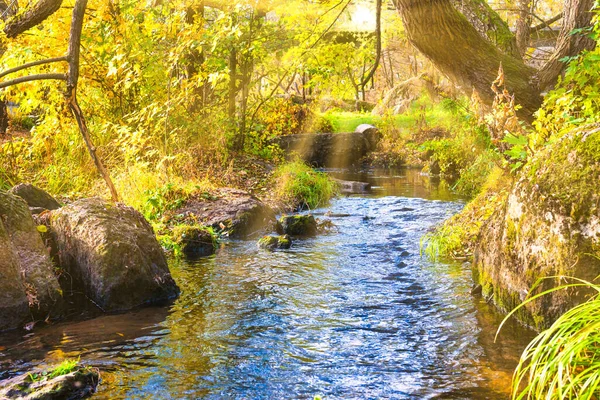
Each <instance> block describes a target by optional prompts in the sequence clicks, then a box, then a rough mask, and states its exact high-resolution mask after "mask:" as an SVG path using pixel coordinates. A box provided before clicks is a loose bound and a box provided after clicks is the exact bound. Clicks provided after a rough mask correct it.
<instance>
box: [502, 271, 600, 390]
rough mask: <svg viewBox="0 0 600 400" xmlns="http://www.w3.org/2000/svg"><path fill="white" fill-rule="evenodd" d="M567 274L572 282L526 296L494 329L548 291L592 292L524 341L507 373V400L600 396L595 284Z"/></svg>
mask: <svg viewBox="0 0 600 400" xmlns="http://www.w3.org/2000/svg"><path fill="white" fill-rule="evenodd" d="M551 278H556V277H551ZM551 278H548V279H551ZM570 279H571V280H572V282H573V283H569V284H565V285H561V286H558V287H555V288H552V289H549V290H547V291H545V292H542V293H540V294H537V295H535V296H532V297H531V298H529V299H527V300H526V301H525V302H523V303H522V304H521V305H520V306H519V307H517V308H515V309H514V310H513V311H512V312H511V313H510V314H508V315H507V317H506V318H505V320H504V321H503V322H502V324H501V325H500V328H499V329H498V331H500V329H502V326H503V324H504V322H506V320H507V319H508V318H510V316H511V315H513V314H514V313H515V312H517V311H518V310H519V309H520V308H521V307H523V306H525V305H526V304H527V303H529V302H531V301H534V300H536V299H537V298H539V297H541V296H544V295H547V294H549V293H551V292H555V291H558V290H563V289H567V288H573V287H582V288H591V289H592V290H593V291H595V292H596V293H595V294H594V295H593V296H592V297H590V298H589V299H588V301H586V302H585V303H582V304H580V305H577V306H575V307H573V308H572V309H570V310H569V311H567V312H566V313H564V314H563V315H562V316H561V317H559V318H558V319H557V320H556V322H554V324H553V325H552V326H551V327H550V328H548V329H546V330H545V331H543V332H541V333H540V334H539V335H538V336H537V337H536V338H535V339H533V340H532V341H531V343H529V345H528V346H527V348H526V349H525V350H524V351H523V354H522V356H521V359H520V361H519V365H518V366H517V368H516V370H515V373H514V376H513V385H512V398H513V399H547V400H554V399H556V400H562V399H580V400H581V399H584V400H591V399H598V398H600V297H599V295H600V285H598V284H594V283H590V282H587V281H584V280H580V279H576V278H570ZM539 282H541V280H540V281H538V284H539ZM534 286H537V284H536V285H534Z"/></svg>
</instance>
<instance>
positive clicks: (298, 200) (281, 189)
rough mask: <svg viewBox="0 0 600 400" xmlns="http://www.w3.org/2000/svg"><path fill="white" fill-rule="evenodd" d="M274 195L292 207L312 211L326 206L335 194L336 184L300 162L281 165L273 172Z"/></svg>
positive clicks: (323, 174)
mask: <svg viewBox="0 0 600 400" xmlns="http://www.w3.org/2000/svg"><path fill="white" fill-rule="evenodd" d="M274 177H275V179H276V188H275V195H276V196H277V198H278V199H279V200H280V201H283V202H284V203H286V204H288V205H292V206H299V207H301V208H309V209H314V208H317V207H319V206H323V205H326V204H327V203H328V202H329V200H330V199H331V198H332V197H333V196H335V195H336V194H337V191H338V187H337V184H336V183H335V182H334V181H333V179H331V178H330V177H329V176H328V175H327V174H325V173H323V172H319V171H315V170H314V169H313V168H311V167H310V166H308V165H306V164H305V163H303V162H302V161H294V162H290V163H286V164H282V165H281V166H279V167H278V168H277V170H276V171H275V176H274Z"/></svg>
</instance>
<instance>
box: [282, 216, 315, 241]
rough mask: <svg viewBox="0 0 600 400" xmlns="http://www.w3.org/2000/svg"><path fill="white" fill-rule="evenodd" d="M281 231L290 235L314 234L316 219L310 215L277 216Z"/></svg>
mask: <svg viewBox="0 0 600 400" xmlns="http://www.w3.org/2000/svg"><path fill="white" fill-rule="evenodd" d="M279 229H280V230H281V233H285V234H286V235H291V236H315V235H316V234H317V232H318V227H317V221H316V220H315V217H313V216H312V215H284V216H282V217H281V218H279Z"/></svg>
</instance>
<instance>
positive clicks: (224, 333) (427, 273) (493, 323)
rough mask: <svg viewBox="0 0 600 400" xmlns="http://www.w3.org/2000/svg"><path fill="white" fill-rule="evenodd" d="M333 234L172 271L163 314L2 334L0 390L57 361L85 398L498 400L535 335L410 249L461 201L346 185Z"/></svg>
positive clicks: (443, 189)
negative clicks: (75, 372)
mask: <svg viewBox="0 0 600 400" xmlns="http://www.w3.org/2000/svg"><path fill="white" fill-rule="evenodd" d="M330 173H331V174H332V175H334V176H335V177H337V178H341V179H349V180H360V181H369V182H371V183H372V184H373V186H374V187H373V190H372V192H371V193H369V194H367V195H353V196H347V197H341V198H338V199H336V200H334V201H333V202H332V203H331V205H330V206H329V207H326V208H323V209H319V210H315V211H314V213H315V215H316V216H317V217H318V218H326V217H324V214H325V213H327V212H328V211H331V213H333V216H332V217H331V218H330V219H331V220H332V222H333V223H334V224H335V226H336V230H334V231H333V232H331V233H328V234H325V235H320V236H318V237H316V238H309V239H302V240H296V241H294V243H293V246H292V248H291V249H290V250H284V251H276V252H268V251H265V250H259V249H258V248H257V246H256V241H254V240H253V241H227V242H224V243H223V244H222V245H221V248H220V249H219V250H218V252H217V254H216V255H214V256H212V257H208V258H204V259H200V260H197V261H176V260H173V261H172V262H171V271H172V274H173V276H174V278H175V280H176V281H177V283H178V284H179V286H180V287H181V289H182V294H181V297H180V298H179V299H178V300H177V301H175V302H174V303H173V304H172V305H171V306H169V307H160V308H145V309H140V310H136V311H134V312H130V313H126V314H121V315H107V316H98V317H96V318H93V319H87V320H80V321H71V322H63V323H58V324H55V325H52V326H46V327H42V328H40V329H36V330H35V331H34V332H33V333H29V334H26V335H24V334H23V333H10V334H3V335H1V336H0V379H2V378H6V377H9V376H12V375H14V374H16V373H19V372H22V371H26V370H28V369H30V368H32V367H35V366H38V365H44V364H48V363H54V362H59V361H61V360H62V359H64V357H81V360H82V361H83V362H85V363H87V364H91V365H93V366H96V367H98V368H100V370H101V373H102V382H101V384H100V386H99V392H98V393H97V394H96V395H94V396H93V399H194V398H207V399H313V397H314V396H316V395H320V396H322V397H323V399H324V400H328V399H507V398H508V397H509V393H510V383H511V376H512V371H513V369H514V367H515V366H516V363H517V360H518V358H519V356H520V354H521V352H522V350H523V348H524V347H525V346H526V344H527V343H528V342H529V340H530V339H531V338H532V337H533V334H532V333H531V332H530V331H528V330H525V329H523V328H521V327H519V326H518V325H516V324H514V323H509V324H507V326H506V327H505V328H504V329H503V330H502V332H501V334H500V336H499V338H498V340H497V341H496V342H494V336H495V334H496V329H497V327H498V325H499V323H500V321H501V320H502V315H500V314H499V313H497V312H496V311H495V310H494V309H493V308H492V307H491V306H489V305H488V304H486V302H485V301H484V300H483V299H481V298H478V297H474V296H472V295H471V294H470V292H471V287H472V280H471V272H470V267H469V266H468V265H463V264H462V263H459V262H458V263H448V262H431V261H429V260H428V259H427V258H426V257H424V256H421V255H420V240H421V238H422V237H423V235H424V234H425V233H426V232H427V231H428V230H429V229H430V228H432V227H433V226H434V225H436V224H438V223H440V222H441V221H443V220H444V219H446V218H448V217H449V216H451V215H452V214H454V213H456V212H458V211H459V210H460V209H461V208H462V207H463V206H464V201H463V199H461V198H460V197H458V196H456V195H455V194H453V193H452V192H451V190H449V188H448V187H447V185H445V184H443V183H442V184H441V183H439V182H436V181H435V180H432V179H430V178H428V177H425V176H422V175H421V174H420V173H419V172H418V171H415V170H398V171H391V172H390V171H370V172H362V173H354V174H350V173H347V172H344V171H330Z"/></svg>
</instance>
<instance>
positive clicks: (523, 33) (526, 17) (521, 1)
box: [516, 0, 533, 56]
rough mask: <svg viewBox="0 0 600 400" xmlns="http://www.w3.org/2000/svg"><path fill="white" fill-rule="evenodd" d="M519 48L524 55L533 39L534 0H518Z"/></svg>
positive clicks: (517, 35) (517, 34)
mask: <svg viewBox="0 0 600 400" xmlns="http://www.w3.org/2000/svg"><path fill="white" fill-rule="evenodd" d="M517 9H518V10H519V11H518V16H517V33H516V37H517V48H518V49H519V54H520V55H521V56H524V55H525V53H526V52H527V49H528V48H529V41H530V39H531V21H532V18H531V15H532V12H533V0H517Z"/></svg>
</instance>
